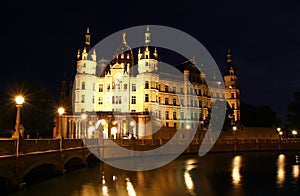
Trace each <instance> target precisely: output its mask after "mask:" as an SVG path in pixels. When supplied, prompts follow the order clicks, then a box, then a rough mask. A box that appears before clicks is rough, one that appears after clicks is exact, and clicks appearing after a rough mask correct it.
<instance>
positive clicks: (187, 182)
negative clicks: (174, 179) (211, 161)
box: [184, 159, 196, 195]
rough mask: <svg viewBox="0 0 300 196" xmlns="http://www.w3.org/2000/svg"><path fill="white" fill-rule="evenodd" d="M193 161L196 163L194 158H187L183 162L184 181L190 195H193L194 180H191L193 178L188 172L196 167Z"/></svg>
mask: <svg viewBox="0 0 300 196" xmlns="http://www.w3.org/2000/svg"><path fill="white" fill-rule="evenodd" d="M195 163H196V160H195V159H189V160H187V161H186V164H185V171H184V182H185V186H186V188H187V190H188V192H189V194H190V195H195V192H194V182H193V179H192V177H191V174H190V171H191V170H192V169H194V168H195V167H196V166H195V165H194V164H195Z"/></svg>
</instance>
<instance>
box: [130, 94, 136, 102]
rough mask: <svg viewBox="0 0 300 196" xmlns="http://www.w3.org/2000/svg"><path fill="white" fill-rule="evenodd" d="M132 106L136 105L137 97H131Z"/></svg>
mask: <svg viewBox="0 0 300 196" xmlns="http://www.w3.org/2000/svg"><path fill="white" fill-rule="evenodd" d="M131 104H136V96H131Z"/></svg>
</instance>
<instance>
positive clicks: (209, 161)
mask: <svg viewBox="0 0 300 196" xmlns="http://www.w3.org/2000/svg"><path fill="white" fill-rule="evenodd" d="M299 155H300V152H285V153H278V152H260V153H259V152H255V153H249V152H248V153H241V154H233V153H211V154H207V155H205V156H204V157H198V156H197V155H196V154H195V155H182V156H180V157H179V158H177V159H176V160H174V161H172V162H171V163H169V164H168V165H166V166H164V167H161V168H158V169H155V170H150V171H140V172H131V171H125V170H120V169H116V168H113V167H111V166H109V165H106V164H103V163H97V164H95V165H93V166H88V167H85V168H81V169H78V170H76V171H72V172H67V173H65V174H64V175H63V176H59V177H55V178H52V179H50V180H47V181H43V182H40V183H38V184H35V185H32V186H29V187H27V189H26V190H23V191H19V192H17V193H14V194H11V195H18V196H27V195H28V196H29V195H30V196H32V195H45V196H47V195H49V196H50V195H51V196H60V195H67V196H81V195H84V196H86V195H87V196H94V195H103V196H109V195H121V196H123V195H129V196H132V195H143V196H144V195H146V196H148V195H151V196H154V195H155V196H159V195H169V196H173V195H174V196H177V195H205V196H206V195H209V196H210V195H230V196H231V195H232V196H234V195H289V196H290V195H300V180H299V176H300V165H299V162H298V163H297V161H296V157H297V156H299Z"/></svg>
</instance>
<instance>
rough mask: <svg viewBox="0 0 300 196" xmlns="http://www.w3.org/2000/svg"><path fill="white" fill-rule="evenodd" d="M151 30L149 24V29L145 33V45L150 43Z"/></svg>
mask: <svg viewBox="0 0 300 196" xmlns="http://www.w3.org/2000/svg"><path fill="white" fill-rule="evenodd" d="M150 35H151V33H150V30H149V26H147V30H146V33H145V45H148V44H149V43H150Z"/></svg>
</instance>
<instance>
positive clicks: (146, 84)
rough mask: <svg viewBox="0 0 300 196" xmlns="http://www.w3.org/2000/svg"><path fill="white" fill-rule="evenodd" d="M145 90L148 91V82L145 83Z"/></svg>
mask: <svg viewBox="0 0 300 196" xmlns="http://www.w3.org/2000/svg"><path fill="white" fill-rule="evenodd" d="M145 89H149V81H145Z"/></svg>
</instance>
